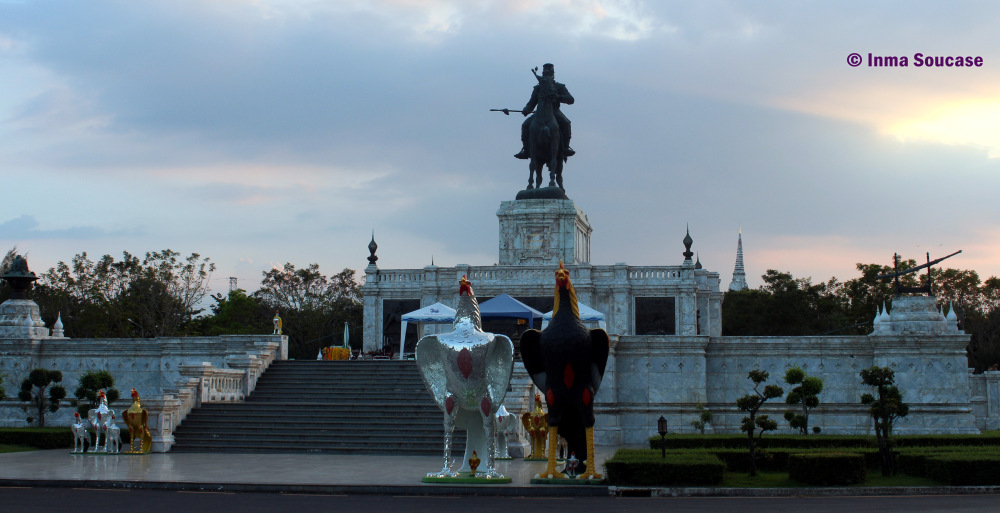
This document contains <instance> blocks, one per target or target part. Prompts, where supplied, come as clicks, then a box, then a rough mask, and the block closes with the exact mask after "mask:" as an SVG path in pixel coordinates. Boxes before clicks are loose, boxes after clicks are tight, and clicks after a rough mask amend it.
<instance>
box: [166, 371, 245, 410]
mask: <svg viewBox="0 0 1000 513" xmlns="http://www.w3.org/2000/svg"><path fill="white" fill-rule="evenodd" d="M179 370H180V373H181V376H184V377H185V378H193V379H194V381H191V380H188V381H187V383H188V385H189V386H190V385H192V384H193V385H195V386H196V387H197V397H198V402H199V403H200V404H206V403H232V402H240V401H242V400H243V399H244V398H246V396H247V389H248V384H247V379H246V378H247V370H245V369H219V368H216V367H215V366H213V365H212V364H210V363H207V362H203V363H201V364H196V365H181V366H180V368H179Z"/></svg>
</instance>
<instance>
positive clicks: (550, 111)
mask: <svg viewBox="0 0 1000 513" xmlns="http://www.w3.org/2000/svg"><path fill="white" fill-rule="evenodd" d="M535 78H537V79H538V105H537V106H536V107H535V115H534V117H533V118H532V119H531V123H530V125H529V126H528V155H529V159H528V189H529V190H530V189H534V188H538V187H541V185H542V166H545V165H547V166H548V167H549V187H553V186H556V185H558V186H559V188H560V189H563V181H562V168H563V163H564V162H566V158H567V157H566V155H564V154H563V151H562V134H561V133H560V131H559V123H558V122H557V121H556V118H555V114H554V111H555V105H558V102H559V100H558V93H557V92H556V85H555V80H554V79H553V78H552V77H551V76H539V75H538V74H535ZM532 178H534V180H532ZM564 190H565V189H564Z"/></svg>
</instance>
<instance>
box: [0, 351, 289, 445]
mask: <svg viewBox="0 0 1000 513" xmlns="http://www.w3.org/2000/svg"><path fill="white" fill-rule="evenodd" d="M287 357H288V337H287V336H281V335H223V336H219V337H180V338H152V339H150V338H140V339H72V338H53V337H45V338H33V339H0V374H3V375H4V376H5V380H4V386H5V388H6V389H7V395H8V399H7V400H5V401H0V426H5V427H10V426H16V427H23V426H26V425H27V424H26V422H25V419H26V417H27V416H28V415H29V414H28V413H26V412H25V411H24V410H23V408H22V405H23V403H21V402H20V401H18V400H17V391H18V390H19V389H20V383H21V381H22V380H24V378H26V377H27V376H28V373H29V372H31V370H32V369H35V368H45V369H49V370H58V371H62V374H63V380H62V382H61V383H59V384H60V385H62V386H63V387H64V388H65V389H66V392H67V400H65V401H64V402H63V405H62V407H61V408H60V409H59V410H58V411H56V412H55V413H48V414H46V417H45V418H46V425H52V426H59V425H69V424H71V423H72V418H73V412H74V411H75V408H73V407H72V406H71V405H70V404H69V399H72V398H73V397H74V395H73V392H74V390H75V389H76V387H77V386H78V384H79V383H78V382H79V378H80V376H82V375H83V374H85V373H87V372H90V371H99V370H106V371H108V372H110V373H111V375H112V376H113V377H114V378H115V388H117V389H118V391H119V392H121V396H122V399H121V400H119V401H117V402H116V403H115V404H113V405H110V406H111V407H112V408H113V409H115V410H123V409H126V408H128V407H129V405H131V398H130V397H129V392H130V391H131V389H132V388H135V389H136V391H137V392H139V395H140V397H141V398H142V404H143V407H145V408H146V410H147V411H149V413H150V431H151V432H152V433H153V450H154V451H165V450H167V449H169V447H170V444H172V443H173V435H172V432H173V428H174V427H176V426H177V425H178V424H179V423H180V422H181V420H183V418H184V416H185V415H187V413H188V412H189V411H191V408H193V407H195V406H197V405H199V404H201V403H202V402H224V401H241V400H242V399H243V398H244V397H246V396H247V395H249V393H250V392H252V391H253V389H254V386H255V385H256V381H257V378H258V377H260V375H261V374H262V373H263V372H264V370H266V369H267V367H268V366H269V365H270V363H271V362H272V361H274V360H276V359H282V360H283V359H287Z"/></svg>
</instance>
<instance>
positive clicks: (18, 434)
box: [0, 427, 73, 449]
mask: <svg viewBox="0 0 1000 513" xmlns="http://www.w3.org/2000/svg"><path fill="white" fill-rule="evenodd" d="M0 444H6V445H26V446H28V447H37V448H39V449H62V448H66V447H73V432H72V431H70V430H69V428H67V427H55V428H3V429H0Z"/></svg>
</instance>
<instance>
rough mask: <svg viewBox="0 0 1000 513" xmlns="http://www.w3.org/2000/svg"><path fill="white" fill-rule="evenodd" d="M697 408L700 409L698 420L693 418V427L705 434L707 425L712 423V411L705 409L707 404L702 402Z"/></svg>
mask: <svg viewBox="0 0 1000 513" xmlns="http://www.w3.org/2000/svg"><path fill="white" fill-rule="evenodd" d="M695 409H696V410H698V420H692V421H691V427H693V428H695V429H697V430H698V431H699V432H700V433H701V434H703V435H704V434H705V427H706V426H708V425H709V424H711V423H712V411H711V410H708V409H705V405H704V404H701V403H698V405H697V406H696V407H695Z"/></svg>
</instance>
